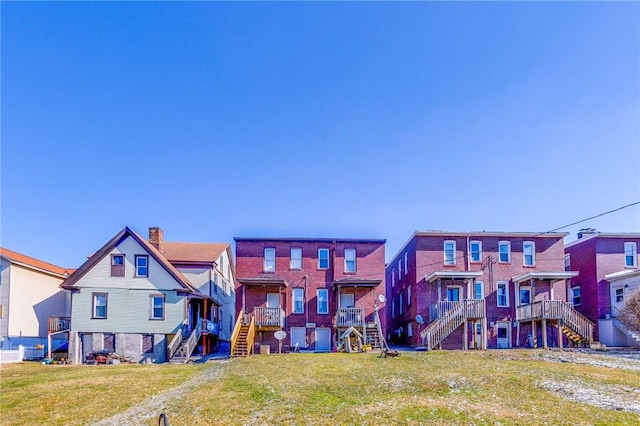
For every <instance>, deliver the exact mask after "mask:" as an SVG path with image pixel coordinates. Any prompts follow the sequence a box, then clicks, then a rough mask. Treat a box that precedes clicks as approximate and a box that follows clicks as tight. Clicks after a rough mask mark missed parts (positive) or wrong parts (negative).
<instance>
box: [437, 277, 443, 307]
mask: <svg viewBox="0 0 640 426" xmlns="http://www.w3.org/2000/svg"><path fill="white" fill-rule="evenodd" d="M441 300H442V279H440V278H438V302H439V301H441Z"/></svg>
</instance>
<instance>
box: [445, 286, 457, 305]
mask: <svg viewBox="0 0 640 426" xmlns="http://www.w3.org/2000/svg"><path fill="white" fill-rule="evenodd" d="M447 300H448V301H449V302H459V301H460V287H447Z"/></svg>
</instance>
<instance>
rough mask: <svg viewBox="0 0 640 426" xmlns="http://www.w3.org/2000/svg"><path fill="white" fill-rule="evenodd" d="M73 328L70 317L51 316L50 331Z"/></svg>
mask: <svg viewBox="0 0 640 426" xmlns="http://www.w3.org/2000/svg"><path fill="white" fill-rule="evenodd" d="M70 328H71V318H70V317H49V333H53V332H58V331H65V330H69V329H70Z"/></svg>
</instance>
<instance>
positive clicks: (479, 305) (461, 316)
mask: <svg viewBox="0 0 640 426" xmlns="http://www.w3.org/2000/svg"><path fill="white" fill-rule="evenodd" d="M430 312H431V314H430V316H434V317H435V319H434V320H432V322H431V323H430V324H429V325H428V326H427V327H426V328H425V329H424V330H422V332H421V333H420V336H421V337H422V341H423V344H425V345H426V346H427V349H428V350H431V349H433V348H434V347H436V346H437V345H439V344H440V343H441V342H442V341H443V340H444V339H446V338H447V336H449V335H450V334H451V333H452V332H453V331H454V330H455V329H457V328H458V327H460V326H461V325H462V324H463V323H464V321H466V320H467V319H470V318H471V319H477V318H485V317H486V307H485V301H484V299H465V300H463V301H462V302H450V301H446V300H443V301H440V302H438V303H437V304H435V305H433V306H432V307H431V309H430Z"/></svg>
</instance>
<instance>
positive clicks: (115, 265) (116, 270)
mask: <svg viewBox="0 0 640 426" xmlns="http://www.w3.org/2000/svg"><path fill="white" fill-rule="evenodd" d="M111 276H112V277H124V254H112V255H111Z"/></svg>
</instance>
